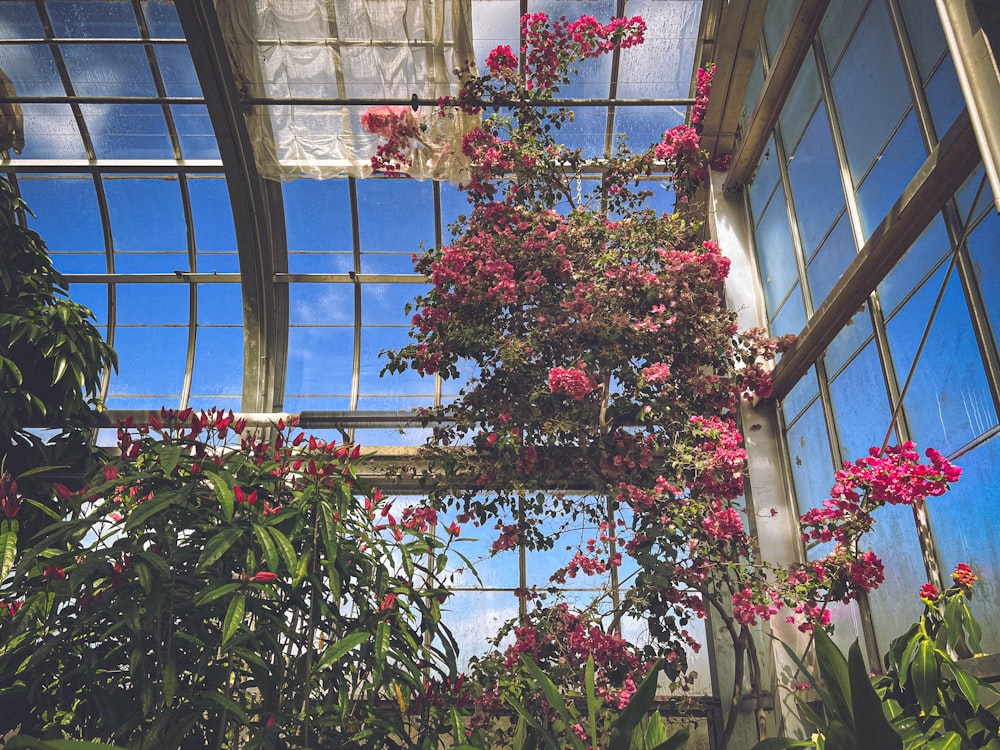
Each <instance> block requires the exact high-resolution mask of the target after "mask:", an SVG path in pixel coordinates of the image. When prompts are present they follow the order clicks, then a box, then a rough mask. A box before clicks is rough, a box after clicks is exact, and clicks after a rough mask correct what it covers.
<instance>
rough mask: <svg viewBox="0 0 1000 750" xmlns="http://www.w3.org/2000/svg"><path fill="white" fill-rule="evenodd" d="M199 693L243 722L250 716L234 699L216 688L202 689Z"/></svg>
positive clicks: (248, 719) (246, 721) (247, 720)
mask: <svg viewBox="0 0 1000 750" xmlns="http://www.w3.org/2000/svg"><path fill="white" fill-rule="evenodd" d="M200 695H201V696H202V697H203V698H206V699H207V700H210V701H212V703H215V704H217V705H218V706H220V707H221V708H222V709H223V710H225V711H228V712H229V713H231V714H233V715H234V716H236V717H237V718H238V719H239V720H240V721H242V722H243V723H244V724H246V723H248V722H249V721H250V718H249V717H248V716H247V712H246V711H245V710H244V709H243V706H241V705H240V704H239V703H237V702H236V701H234V700H233V699H232V698H230V697H229V696H228V695H226V694H225V693H220V692H218V691H217V690H204V691H202V692H201V694H200Z"/></svg>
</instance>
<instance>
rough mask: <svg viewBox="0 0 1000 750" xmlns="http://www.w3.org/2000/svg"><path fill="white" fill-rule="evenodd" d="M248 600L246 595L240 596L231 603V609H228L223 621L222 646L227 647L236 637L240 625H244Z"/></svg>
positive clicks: (235, 597)
mask: <svg viewBox="0 0 1000 750" xmlns="http://www.w3.org/2000/svg"><path fill="white" fill-rule="evenodd" d="M246 606H247V598H246V595H245V594H239V595H237V596H234V597H233V598H232V599H231V600H230V601H229V607H228V608H227V609H226V617H225V619H223V621H222V644H223V645H225V644H226V642H227V641H228V640H229V639H230V638H232V637H233V636H234V635H236V631H237V630H239V629H240V625H242V624H243V613H244V612H245V611H246Z"/></svg>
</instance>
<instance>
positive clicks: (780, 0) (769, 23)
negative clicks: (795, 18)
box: [764, 0, 798, 58]
mask: <svg viewBox="0 0 1000 750" xmlns="http://www.w3.org/2000/svg"><path fill="white" fill-rule="evenodd" d="M797 4H798V3H797V2H796V1H795V0H771V2H769V3H768V4H767V10H765V11H764V41H765V42H766V44H767V51H768V53H769V57H770V58H773V57H774V56H775V54H777V52H778V47H779V46H781V40H782V39H784V38H785V30H786V29H787V28H788V22H789V21H791V20H792V13H793V12H794V11H795V6H796V5H797Z"/></svg>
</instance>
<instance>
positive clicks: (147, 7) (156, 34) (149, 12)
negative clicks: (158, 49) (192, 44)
mask: <svg viewBox="0 0 1000 750" xmlns="http://www.w3.org/2000/svg"><path fill="white" fill-rule="evenodd" d="M141 5H142V12H143V15H145V17H146V28H147V29H149V35H150V36H151V37H153V38H154V39H155V38H161V39H183V38H184V29H183V28H181V22H180V19H179V18H178V17H177V9H176V8H175V7H174V4H173V3H164V2H161V1H160V0H142V3H141Z"/></svg>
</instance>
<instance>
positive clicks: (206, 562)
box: [198, 528, 243, 572]
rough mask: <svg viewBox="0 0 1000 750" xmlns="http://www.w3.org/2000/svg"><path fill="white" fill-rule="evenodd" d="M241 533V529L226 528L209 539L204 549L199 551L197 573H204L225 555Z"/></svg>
mask: <svg viewBox="0 0 1000 750" xmlns="http://www.w3.org/2000/svg"><path fill="white" fill-rule="evenodd" d="M242 533H243V532H242V530H241V529H236V528H228V529H225V530H224V531H220V532H219V533H218V534H216V535H215V536H213V537H212V538H211V539H209V540H208V542H207V543H206V544H205V549H203V550H202V551H201V557H200V558H198V571H199V572H204V571H205V570H206V569H207V568H208V567H209V566H210V565H212V564H213V563H215V562H216V561H217V560H218V559H219V558H220V557H222V556H223V555H224V554H226V551H227V550H228V549H229V548H230V547H232V546H233V544H234V543H235V542H236V540H237V539H239V538H240V535H241V534H242Z"/></svg>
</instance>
